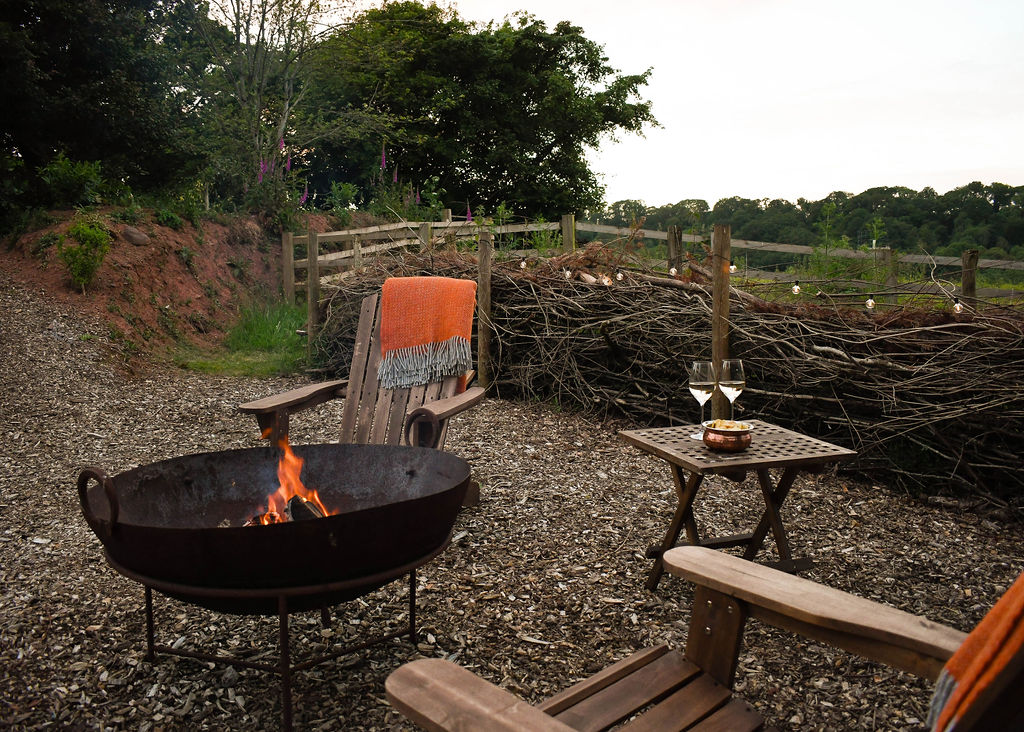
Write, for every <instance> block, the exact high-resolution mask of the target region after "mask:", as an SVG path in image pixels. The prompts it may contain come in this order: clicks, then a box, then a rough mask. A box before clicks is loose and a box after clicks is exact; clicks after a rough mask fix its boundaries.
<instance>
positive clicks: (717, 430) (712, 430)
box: [703, 419, 754, 452]
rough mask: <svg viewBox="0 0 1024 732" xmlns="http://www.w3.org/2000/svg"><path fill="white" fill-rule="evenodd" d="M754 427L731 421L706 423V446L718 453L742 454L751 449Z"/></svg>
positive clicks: (721, 420)
mask: <svg viewBox="0 0 1024 732" xmlns="http://www.w3.org/2000/svg"><path fill="white" fill-rule="evenodd" d="M753 428H754V427H753V425H751V424H748V423H746V422H735V421H733V420H731V419H713V420H711V421H710V422H705V423H704V435H703V439H704V444H705V445H707V447H708V449H709V450H715V451H716V452H742V451H743V450H746V449H747V448H748V447H750V442H751V434H750V433H751V430H753Z"/></svg>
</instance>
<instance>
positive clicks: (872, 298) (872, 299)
mask: <svg viewBox="0 0 1024 732" xmlns="http://www.w3.org/2000/svg"><path fill="white" fill-rule="evenodd" d="M864 307H866V308H867V309H868V310H874V309H875V296H874V295H868V299H867V302H865V303H864Z"/></svg>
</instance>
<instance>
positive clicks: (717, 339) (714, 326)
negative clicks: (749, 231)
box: [711, 224, 732, 419]
mask: <svg viewBox="0 0 1024 732" xmlns="http://www.w3.org/2000/svg"><path fill="white" fill-rule="evenodd" d="M731 249H732V227H731V226H729V225H728V224H715V228H714V231H713V232H712V234H711V273H712V276H713V279H712V282H711V362H712V363H713V364H714V370H715V377H716V378H717V377H718V372H719V370H720V369H721V367H722V361H724V360H725V359H727V358H729V257H730V250H731ZM728 415H729V400H728V399H726V398H725V395H724V394H723V393H722V392H721V391H720V390H719V389H715V393H714V394H713V395H712V397H711V418H712V419H725V418H726V417H728Z"/></svg>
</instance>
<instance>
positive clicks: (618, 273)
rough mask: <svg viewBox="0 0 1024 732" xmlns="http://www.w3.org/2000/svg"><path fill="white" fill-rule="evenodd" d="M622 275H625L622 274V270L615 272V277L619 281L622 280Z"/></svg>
mask: <svg viewBox="0 0 1024 732" xmlns="http://www.w3.org/2000/svg"><path fill="white" fill-rule="evenodd" d="M623 277H625V275H624V274H622V272H616V273H615V279H617V280H618V281H619V282H622V278H623Z"/></svg>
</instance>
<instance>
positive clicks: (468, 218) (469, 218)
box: [466, 203, 473, 224]
mask: <svg viewBox="0 0 1024 732" xmlns="http://www.w3.org/2000/svg"><path fill="white" fill-rule="evenodd" d="M472 220H473V212H472V211H470V210H469V204H468V203H467V204H466V223H467V224H468V223H469V222H470V221H472Z"/></svg>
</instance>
